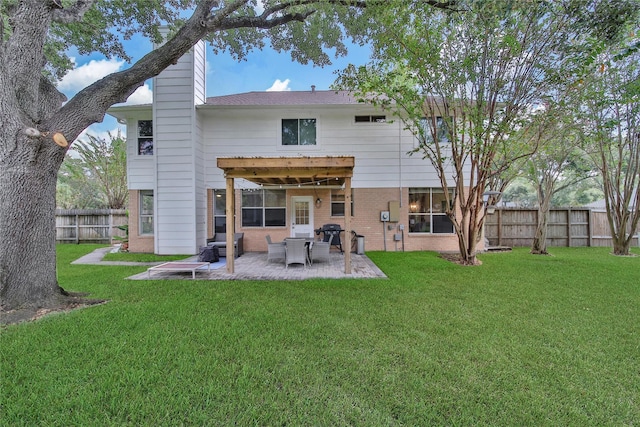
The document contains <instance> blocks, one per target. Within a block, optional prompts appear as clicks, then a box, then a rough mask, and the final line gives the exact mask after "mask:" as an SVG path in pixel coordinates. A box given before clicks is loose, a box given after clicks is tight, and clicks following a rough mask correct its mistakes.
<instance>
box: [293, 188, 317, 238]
mask: <svg viewBox="0 0 640 427" xmlns="http://www.w3.org/2000/svg"><path fill="white" fill-rule="evenodd" d="M296 233H304V234H306V235H307V236H309V237H313V233H314V231H313V197H311V196H292V197H291V237H295V236H296Z"/></svg>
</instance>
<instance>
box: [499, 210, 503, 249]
mask: <svg viewBox="0 0 640 427" xmlns="http://www.w3.org/2000/svg"><path fill="white" fill-rule="evenodd" d="M498 246H502V209H498Z"/></svg>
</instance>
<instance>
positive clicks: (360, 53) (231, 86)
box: [58, 37, 370, 139]
mask: <svg viewBox="0 0 640 427" xmlns="http://www.w3.org/2000/svg"><path fill="white" fill-rule="evenodd" d="M125 47H126V48H127V52H128V54H129V55H130V56H132V58H133V61H136V60H137V59H139V58H141V57H142V56H143V55H144V54H146V53H148V52H149V51H150V50H151V43H150V42H149V41H148V40H146V39H143V38H142V37H136V38H134V39H133V40H131V41H129V42H127V43H126V44H125ZM369 54H370V48H369V47H360V46H357V45H352V46H350V48H349V54H348V55H347V57H342V58H336V59H334V58H332V62H333V64H332V65H329V66H325V67H324V68H320V67H314V66H313V65H311V64H307V65H302V64H299V63H296V62H293V61H292V60H291V57H290V55H289V53H287V52H283V53H278V52H275V51H274V50H272V49H270V48H265V49H263V50H262V51H254V52H252V53H250V54H249V55H248V56H247V58H246V60H243V61H241V62H238V61H236V60H234V59H233V58H232V57H231V55H229V54H227V53H221V54H218V55H216V54H214V53H213V51H212V49H211V48H207V96H216V95H227V94H232V93H241V92H250V91H266V90H310V88H311V85H315V86H316V89H317V90H326V89H329V86H330V85H331V84H332V83H333V81H334V80H335V78H336V75H335V74H334V72H335V71H337V70H340V69H343V68H344V67H346V66H347V65H348V64H350V63H352V64H364V63H366V62H367V61H368V59H369ZM70 55H71V56H72V57H73V58H74V60H75V64H76V67H75V69H74V70H72V71H70V72H69V74H68V75H67V76H65V78H64V79H63V80H62V81H61V82H60V83H59V85H58V89H60V90H61V91H62V92H63V93H64V94H65V95H67V97H69V98H71V96H73V95H74V94H75V93H77V92H78V91H79V90H80V89H82V88H83V87H86V86H87V85H89V84H91V83H93V82H95V81H97V80H99V79H100V78H102V77H104V76H105V75H107V74H110V73H112V72H116V71H120V70H123V69H126V68H128V67H129V66H130V65H131V64H128V63H126V62H125V61H122V60H118V59H115V58H105V57H104V56H101V55H92V56H80V55H74V53H73V52H72V53H71V54H70ZM151 99H152V88H151V81H148V82H147V83H146V84H145V86H143V87H142V88H140V89H138V91H137V92H136V93H134V94H133V95H132V96H131V97H130V98H129V100H128V102H127V103H128V104H144V103H150V102H151ZM118 126H119V125H118V123H117V122H116V121H115V119H113V118H111V117H110V116H106V117H105V120H104V121H103V122H102V123H99V124H96V125H93V126H91V127H90V128H89V129H87V130H86V131H85V132H88V133H91V134H92V135H96V136H98V137H103V138H104V137H106V133H107V131H111V132H112V133H113V132H114V131H116V130H117V129H118ZM120 128H122V126H120ZM80 139H83V136H82V135H81V136H80Z"/></svg>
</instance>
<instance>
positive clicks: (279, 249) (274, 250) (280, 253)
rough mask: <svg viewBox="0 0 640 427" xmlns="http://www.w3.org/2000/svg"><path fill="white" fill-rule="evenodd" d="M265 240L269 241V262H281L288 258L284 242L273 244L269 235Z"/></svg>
mask: <svg viewBox="0 0 640 427" xmlns="http://www.w3.org/2000/svg"><path fill="white" fill-rule="evenodd" d="M265 239H267V262H271V261H274V260H277V261H281V260H283V259H285V258H286V257H287V256H286V250H285V248H286V246H285V243H284V242H272V241H271V236H270V235H269V234H267V235H266V236H265Z"/></svg>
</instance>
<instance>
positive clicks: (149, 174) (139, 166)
mask: <svg viewBox="0 0 640 427" xmlns="http://www.w3.org/2000/svg"><path fill="white" fill-rule="evenodd" d="M138 120H151V108H149V111H148V113H147V114H146V115H145V114H138V115H132V116H130V117H127V185H128V186H129V189H130V190H152V189H153V188H155V159H154V158H153V156H139V155H138Z"/></svg>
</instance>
